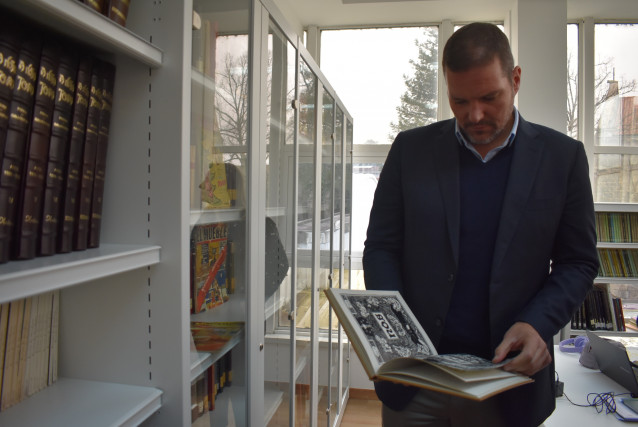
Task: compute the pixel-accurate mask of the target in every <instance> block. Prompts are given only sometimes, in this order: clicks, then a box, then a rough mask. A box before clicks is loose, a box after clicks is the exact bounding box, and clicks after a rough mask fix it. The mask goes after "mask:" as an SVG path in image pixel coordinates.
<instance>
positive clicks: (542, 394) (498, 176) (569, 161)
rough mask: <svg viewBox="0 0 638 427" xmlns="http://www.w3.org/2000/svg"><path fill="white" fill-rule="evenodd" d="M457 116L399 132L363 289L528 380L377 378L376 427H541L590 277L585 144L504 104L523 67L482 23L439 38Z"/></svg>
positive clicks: (510, 102)
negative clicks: (567, 333)
mask: <svg viewBox="0 0 638 427" xmlns="http://www.w3.org/2000/svg"><path fill="white" fill-rule="evenodd" d="M442 65H443V71H444V75H445V79H446V83H447V89H448V98H449V102H450V105H451V109H452V111H453V113H454V118H453V119H450V120H444V121H441V122H438V123H434V124H432V125H429V126H424V127H420V128H415V129H411V130H408V131H404V132H401V133H399V134H398V135H397V137H396V139H395V141H394V143H393V144H392V147H391V149H390V152H389V154H388V157H387V160H386V162H385V165H384V167H383V171H382V172H381V175H380V178H379V182H378V186H377V189H376V192H375V196H374V202H373V206H372V210H371V213H370V223H369V227H368V234H367V239H366V242H365V250H364V255H363V267H364V273H365V282H366V287H367V288H368V289H377V290H381V289H396V290H399V291H400V292H401V294H402V295H403V297H404V299H405V300H406V301H407V302H408V304H409V305H410V308H411V310H412V311H413V312H414V314H415V315H416V317H417V319H418V320H419V322H420V323H421V324H422V325H423V327H424V329H425V330H426V332H427V333H428V335H429V336H430V338H431V340H432V342H433V343H434V345H435V346H436V348H437V351H438V352H439V353H441V354H445V353H470V354H475V355H478V356H481V357H484V358H487V359H491V360H493V361H494V362H499V361H501V360H503V359H505V358H506V357H511V358H512V360H511V361H510V362H509V363H507V364H506V365H505V369H506V370H508V371H514V372H519V373H522V374H525V375H529V376H531V377H532V378H533V379H534V382H533V383H530V384H527V385H523V386H520V387H517V388H515V389H512V390H509V391H505V392H503V393H501V394H498V395H496V396H494V397H491V398H489V399H487V400H485V401H482V402H476V401H473V400H468V399H463V398H459V397H454V396H450V395H448V394H442V393H436V392H432V391H428V390H423V389H416V388H412V387H406V386H403V385H398V384H393V383H389V382H383V381H381V382H377V383H375V387H376V390H377V394H378V396H379V398H380V399H381V400H382V402H383V404H384V405H383V422H384V425H386V426H413V425H414V426H415V425H419V426H423V425H432V426H469V425H472V426H476V425H489V426H538V425H540V424H542V423H543V421H544V420H545V419H546V418H547V417H548V416H549V415H550V414H551V413H552V411H553V410H554V408H555V401H554V399H555V398H554V375H555V373H554V362H553V345H552V338H553V336H554V335H555V334H556V333H557V332H558V331H559V330H560V329H561V328H562V327H563V326H564V325H566V324H567V323H568V322H569V321H570V319H571V316H572V313H573V312H574V310H575V309H576V308H577V307H579V306H580V304H581V303H582V301H583V299H584V297H585V295H586V293H587V291H588V290H589V289H590V288H591V287H592V284H593V280H594V277H595V276H596V274H597V272H598V255H597V251H596V232H595V225H594V206H593V200H592V191H591V184H590V181H589V175H588V164H587V158H586V156H585V150H584V148H583V144H582V143H580V142H579V141H576V140H574V139H571V138H569V137H567V136H565V135H564V134H562V133H560V132H557V131H554V130H552V129H549V128H547V127H544V126H541V125H538V124H534V123H531V122H528V121H526V120H525V119H524V118H523V116H522V114H521V113H519V111H518V110H517V109H516V108H515V107H514V98H515V96H516V94H517V92H518V89H519V86H520V84H521V68H520V67H518V66H515V65H514V59H513V56H512V53H511V49H510V46H509V42H508V40H507V37H506V36H505V35H504V34H503V32H502V31H501V30H500V29H499V28H498V27H496V26H494V25H492V24H485V23H473V24H469V25H466V26H464V27H462V28H461V29H459V30H458V31H456V32H455V33H454V35H452V37H451V38H450V39H449V41H448V42H447V43H446V45H445V48H444V51H443V58H442Z"/></svg>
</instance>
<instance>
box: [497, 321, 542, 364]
mask: <svg viewBox="0 0 638 427" xmlns="http://www.w3.org/2000/svg"><path fill="white" fill-rule="evenodd" d="M517 350H520V354H519V355H518V356H516V357H515V358H514V359H512V361H511V362H509V363H508V364H507V365H505V366H503V369H505V370H506V371H514V372H520V373H521V374H524V375H527V376H530V375H534V374H535V373H536V372H538V371H540V370H541V369H543V368H544V367H545V366H547V365H549V364H550V363H551V361H552V356H551V355H550V354H549V350H547V344H546V343H545V341H543V339H542V338H541V336H540V335H539V334H538V332H536V329H534V328H533V327H532V325H530V324H529V323H523V322H516V323H514V324H513V325H512V327H511V328H509V330H508V331H507V332H506V333H505V336H504V337H503V341H501V343H500V344H499V346H498V347H496V350H495V352H494V359H492V362H494V363H498V362H500V361H501V360H503V359H505V357H506V356H507V354H508V353H509V352H510V351H517Z"/></svg>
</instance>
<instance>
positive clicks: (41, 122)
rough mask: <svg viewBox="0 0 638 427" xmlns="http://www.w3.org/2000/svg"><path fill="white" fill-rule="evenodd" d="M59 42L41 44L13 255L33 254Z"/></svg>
mask: <svg viewBox="0 0 638 427" xmlns="http://www.w3.org/2000/svg"><path fill="white" fill-rule="evenodd" d="M59 49H60V47H59V45H58V44H57V43H56V42H54V41H52V40H51V39H48V40H47V41H46V42H45V43H44V46H43V47H42V53H41V55H40V67H39V73H38V80H37V84H36V92H35V97H34V98H35V104H34V108H33V117H32V121H31V131H30V133H29V138H28V141H27V149H26V168H25V171H24V176H23V188H22V191H23V192H22V197H21V203H20V205H18V210H19V215H18V217H17V221H16V239H15V247H14V257H15V258H16V259H31V258H34V257H35V255H36V254H37V243H38V235H39V230H40V222H41V216H42V199H43V197H42V196H43V193H44V182H45V175H46V168H47V159H48V157H49V142H50V140H51V125H52V123H53V107H54V105H55V89H56V83H57V72H58V62H59V57H60V52H59Z"/></svg>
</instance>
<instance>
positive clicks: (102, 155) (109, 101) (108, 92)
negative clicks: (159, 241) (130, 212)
mask: <svg viewBox="0 0 638 427" xmlns="http://www.w3.org/2000/svg"><path fill="white" fill-rule="evenodd" d="M101 66H102V72H101V76H102V108H101V110H100V127H99V130H98V137H97V149H96V153H95V173H94V177H93V197H92V201H91V217H90V219H89V235H88V243H87V247H89V248H97V247H98V246H99V245H100V228H101V225H102V205H103V196H104V179H105V176H106V153H107V148H108V142H109V127H110V125H111V108H112V106H113V87H114V84H115V66H113V65H112V64H109V63H107V62H102V64H101Z"/></svg>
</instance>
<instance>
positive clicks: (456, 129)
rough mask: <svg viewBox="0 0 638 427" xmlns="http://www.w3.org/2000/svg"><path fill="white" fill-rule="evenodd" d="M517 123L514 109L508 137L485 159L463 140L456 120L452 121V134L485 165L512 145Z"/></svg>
mask: <svg viewBox="0 0 638 427" xmlns="http://www.w3.org/2000/svg"><path fill="white" fill-rule="evenodd" d="M518 123H519V113H518V110H517V109H516V107H514V124H513V125H512V131H511V132H510V136H509V137H508V138H507V139H506V140H505V141H504V142H503V144H501V145H499V146H498V147H494V148H492V149H491V150H490V151H489V152H488V153H487V154H486V155H485V158H483V156H481V155H480V154H479V153H478V151H476V148H474V146H473V145H472V144H471V143H470V142H468V141H467V140H466V139H465V137H464V136H463V133H462V132H461V128H460V127H459V122H458V120H456V119H454V133H455V134H456V138H457V139H458V140H459V142H460V143H461V144H463V145H464V146H465V147H466V148H467V149H468V150H470V151H471V152H472V153H473V154H474V155H475V156H476V157H477V158H478V159H479V160H481V161H482V162H483V163H487V162H489V161H490V160H492V159H493V158H494V156H496V155H497V154H498V153H499V151H501V150H502V149H503V148H505V147H507V146H508V145H510V144H513V143H514V138H515V137H516V131H517V130H518Z"/></svg>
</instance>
